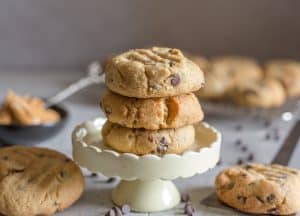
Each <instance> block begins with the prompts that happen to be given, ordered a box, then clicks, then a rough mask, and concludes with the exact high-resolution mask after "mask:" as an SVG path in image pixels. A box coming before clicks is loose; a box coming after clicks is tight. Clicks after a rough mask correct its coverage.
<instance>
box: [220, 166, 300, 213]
mask: <svg viewBox="0 0 300 216" xmlns="http://www.w3.org/2000/svg"><path fill="white" fill-rule="evenodd" d="M215 186H216V192H217V195H218V197H219V199H220V200H221V201H222V202H224V203H226V204H227V205H229V206H231V207H233V208H236V209H238V210H240V211H243V212H247V213H254V214H273V215H289V214H293V213H296V212H297V211H299V210H300V201H299V200H300V172H299V171H298V170H296V169H292V168H289V167H285V166H280V165H262V164H248V165H244V166H235V167H231V168H228V169H226V170H224V171H222V172H221V173H220V174H219V175H218V176H217V178H216V183H215Z"/></svg>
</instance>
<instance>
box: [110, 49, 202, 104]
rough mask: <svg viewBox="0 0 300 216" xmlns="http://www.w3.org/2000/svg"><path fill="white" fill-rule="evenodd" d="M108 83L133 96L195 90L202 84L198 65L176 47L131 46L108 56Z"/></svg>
mask: <svg viewBox="0 0 300 216" xmlns="http://www.w3.org/2000/svg"><path fill="white" fill-rule="evenodd" d="M105 83H106V85H107V87H108V88H109V89H110V90H111V91H113V92H116V93H118V94H120V95H123V96H128V97H136V98H152V97H168V96H174V95H180V94H186V93H190V92H193V91H197V90H198V89H200V88H201V86H202V85H203V84H204V75H203V72H202V71H201V70H200V68H199V67H198V66H197V65H196V64H195V63H193V62H192V61H191V60H189V59H187V58H185V57H184V56H183V54H182V52H181V51H180V50H178V49H170V48H163V47H153V48H150V49H134V50H130V51H128V52H125V53H122V54H120V55H117V56H115V57H113V58H112V59H110V60H109V61H108V63H107V65H106V67H105Z"/></svg>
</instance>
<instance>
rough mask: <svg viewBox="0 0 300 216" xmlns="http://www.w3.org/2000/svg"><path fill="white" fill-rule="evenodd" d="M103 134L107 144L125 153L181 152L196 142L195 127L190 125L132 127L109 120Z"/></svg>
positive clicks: (160, 153)
mask: <svg viewBox="0 0 300 216" xmlns="http://www.w3.org/2000/svg"><path fill="white" fill-rule="evenodd" d="M102 136H103V141H104V143H105V144H106V145H107V146H109V147H110V148H112V149H114V150H116V151H119V152H123V153H133V154H137V155H145V154H157V155H163V154H167V153H174V154H180V153H183V152H184V151H186V150H187V149H188V148H189V147H190V146H192V144H193V143H194V141H195V128H194V126H192V125H189V126H185V127H181V128H177V129H161V130H145V129H131V128H126V127H122V126H120V125H118V124H115V123H111V122H109V121H107V122H106V123H105V124H104V126H103V129H102Z"/></svg>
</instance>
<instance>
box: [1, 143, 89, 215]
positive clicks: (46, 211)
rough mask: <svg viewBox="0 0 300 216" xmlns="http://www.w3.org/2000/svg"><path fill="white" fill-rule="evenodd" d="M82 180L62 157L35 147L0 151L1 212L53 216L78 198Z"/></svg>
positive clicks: (57, 153)
mask: <svg viewBox="0 0 300 216" xmlns="http://www.w3.org/2000/svg"><path fill="white" fill-rule="evenodd" d="M83 188H84V179H83V176H82V174H81V171H80V169H79V167H78V166H77V165H76V164H75V163H74V162H73V161H72V160H71V159H69V158H67V157H66V156H65V155H63V154H61V153H59V152H56V151H54V150H50V149H46V148H36V147H21V146H16V147H7V148H1V149H0V212H1V213H2V214H4V215H9V216H24V215H26V216H34V215H52V214H54V213H55V212H58V211H62V210H64V209H65V208H67V207H69V206H70V205H72V204H73V203H74V202H75V201H76V200H78V199H79V197H80V196H81V194H82V192H83Z"/></svg>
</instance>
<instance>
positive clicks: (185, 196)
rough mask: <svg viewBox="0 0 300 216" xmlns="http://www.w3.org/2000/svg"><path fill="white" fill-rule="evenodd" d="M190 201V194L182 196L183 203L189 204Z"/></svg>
mask: <svg viewBox="0 0 300 216" xmlns="http://www.w3.org/2000/svg"><path fill="white" fill-rule="evenodd" d="M190 200H191V198H190V195H189V194H188V193H182V194H181V202H188V201H190Z"/></svg>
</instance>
